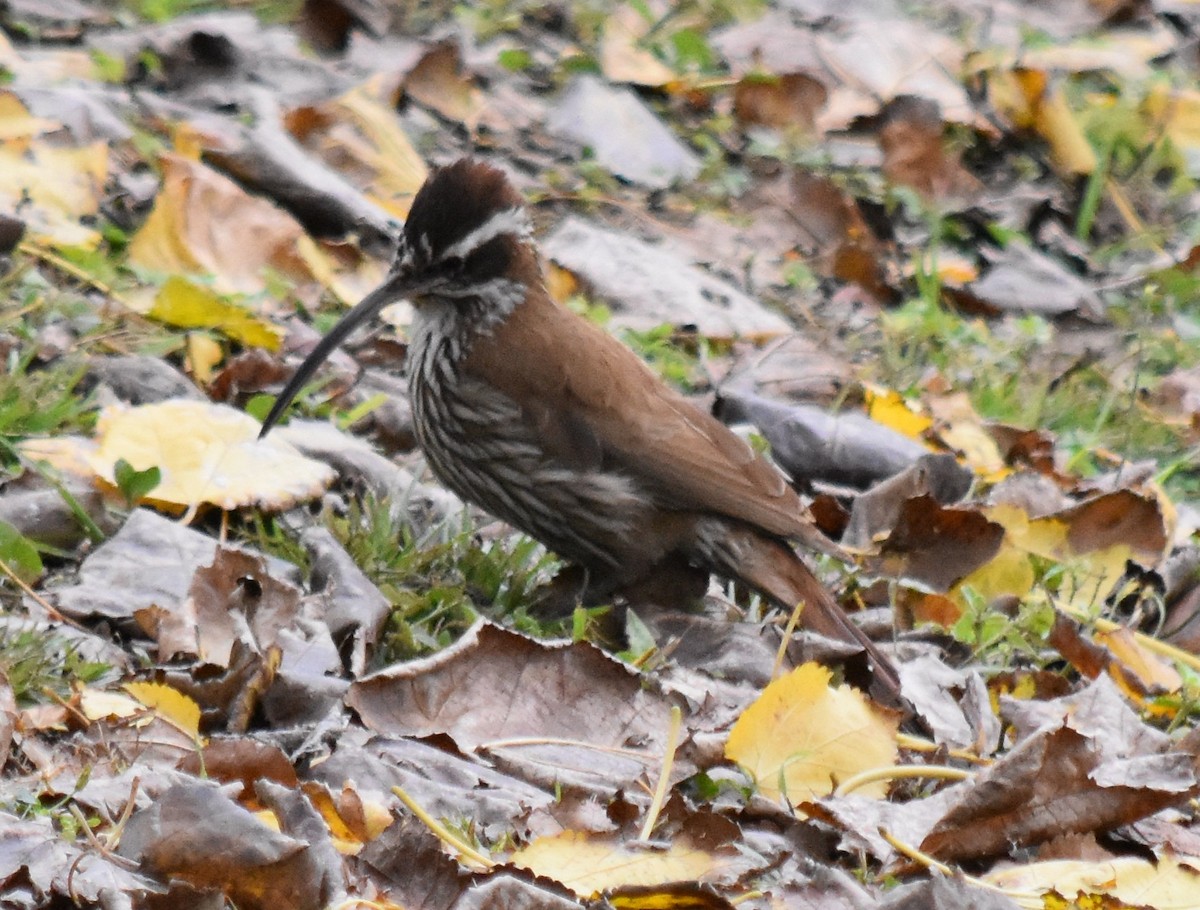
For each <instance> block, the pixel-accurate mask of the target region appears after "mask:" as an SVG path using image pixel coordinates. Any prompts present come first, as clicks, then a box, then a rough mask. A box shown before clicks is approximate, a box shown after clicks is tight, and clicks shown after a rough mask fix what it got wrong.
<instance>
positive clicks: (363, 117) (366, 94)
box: [321, 86, 429, 218]
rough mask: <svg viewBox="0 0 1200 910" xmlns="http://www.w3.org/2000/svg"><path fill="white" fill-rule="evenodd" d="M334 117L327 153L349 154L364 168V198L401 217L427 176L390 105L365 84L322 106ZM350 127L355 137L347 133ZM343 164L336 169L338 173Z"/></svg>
mask: <svg viewBox="0 0 1200 910" xmlns="http://www.w3.org/2000/svg"><path fill="white" fill-rule="evenodd" d="M321 109H322V110H323V111H324V112H325V113H326V114H327V115H328V116H329V117H330V118H331V119H332V120H333V121H334V123H333V126H332V127H331V128H330V129H329V131H328V135H327V137H326V140H325V145H326V149H327V151H326V154H327V155H329V154H331V153H336V157H340V158H342V159H343V160H344V159H345V158H346V157H350V159H351V160H352V161H355V162H356V163H360V164H361V165H363V166H365V167H366V168H367V169H368V173H370V174H371V175H372V176H371V179H370V181H369V183H368V184H367V185H366V186H365V187H363V189H364V190H365V192H366V194H367V197H368V198H369V199H371V200H372V201H373V202H377V203H378V204H379V205H380V206H382V207H383V208H385V209H387V210H388V211H389V212H390V213H391V214H393V215H396V216H397V217H400V218H403V217H404V216H405V215H407V214H408V207H409V206H410V205H411V204H412V199H413V196H415V195H416V194H417V190H419V189H420V188H421V184H423V183H424V182H425V178H426V177H428V176H429V169H428V168H427V167H426V166H425V162H424V160H423V159H422V158H421V155H420V153H419V152H417V150H416V148H415V147H414V146H413V144H412V142H411V141H410V140H409V138H408V135H407V134H406V133H405V132H404V130H402V129H401V128H400V121H399V120H397V119H396V113H395V109H394V108H393V107H391V106H390V105H386V104H384V103H382V102H381V101H380V99H379V98H378V97H376V96H375V95H373V94H372V93H371V92H370V91H369V89H368V87H366V86H360V87H358V88H355V89H352V90H351V91H349V92H347V93H346V94H344V95H342V96H341V97H340V98H337V99H336V100H335V101H333V102H330V103H329V104H326V105H323V106H322V108H321ZM346 127H350V128H351V129H353V130H354V131H355V132H357V134H358V135H357V136H354V135H353V134H350V133H349V130H347V129H346ZM340 170H342V168H339V171H340Z"/></svg>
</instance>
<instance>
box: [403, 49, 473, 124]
mask: <svg viewBox="0 0 1200 910" xmlns="http://www.w3.org/2000/svg"><path fill="white" fill-rule="evenodd" d="M404 93H405V94H406V95H408V96H409V97H410V98H412V99H413V100H414V101H416V102H417V103H418V104H420V105H422V106H424V107H427V108H429V109H430V110H432V111H436V112H437V113H439V114H441V115H442V116H443V117H445V118H446V119H447V120H454V121H456V122H458V123H461V124H462V125H463V126H465V127H466V128H467V129H468V130H471V131H474V129H475V127H476V126H477V125H478V123H479V117H480V114H482V113H483V106H484V103H485V102H484V96H483V93H482V92H480V91H479V89H478V88H477V87H476V86H475V80H474V79H473V78H472V77H471V76H470V75H468V74H467V73H466V71H465V69H464V67H463V59H462V52H461V51H459V49H458V44H457V43H455V42H454V41H442V42H440V43H439V44H435V45H434V46H433V47H431V48H430V49H429V50H428V51H426V52H425V55H424V56H423V57H421V59H420V60H419V61H417V65H416V66H414V67H413V68H412V69H411V70H409V72H408V75H407V76H405V77H404Z"/></svg>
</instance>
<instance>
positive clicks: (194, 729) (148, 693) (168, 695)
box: [121, 682, 200, 739]
mask: <svg viewBox="0 0 1200 910" xmlns="http://www.w3.org/2000/svg"><path fill="white" fill-rule="evenodd" d="M121 688H122V689H124V690H125V691H126V692H128V693H129V694H130V695H132V696H133V697H134V698H136V699H137V700H138V701H139V702H141V703H142V704H143V705H145V706H146V707H147V708H149V709H150V710H151V711H153V712H154V713H155V714H157V715H158V716H159V717H161V718H162V719H163V720H165V721H166V722H167V723H169V724H170V725H171V726H173V727H175V728H176V729H178V730H182V731H183V732H184V733H186V734H187V735H188V736H190V737H192V738H193V739H197V738H199V736H200V706H199V705H198V704H196V702H195V700H194V699H192V698H190V697H189V696H187V695H184V694H183V693H182V692H180V691H179V690H178V689H173V688H171V687H170V686H165V685H163V684H162V683H153V682H130V683H125V685H123V686H122V687H121Z"/></svg>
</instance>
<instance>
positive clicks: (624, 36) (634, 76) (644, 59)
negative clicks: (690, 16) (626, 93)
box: [600, 3, 675, 88]
mask: <svg viewBox="0 0 1200 910" xmlns="http://www.w3.org/2000/svg"><path fill="white" fill-rule="evenodd" d="M651 25H653V23H652V22H650V21H648V20H647V19H646V18H645V17H644V16H643V15H642V14H641V13H640V12H639V11H638V9H637V8H636V7H635V6H634V5H633V4H632V3H623V4H621V5H620V6H619V7H617V8H616V9H615V10H614V11H612V12H611V13H609V14H608V16H606V17H605V19H604V34H603V36H602V37H601V39H600V71H601V72H602V73H604V76H605V78H607V79H608V81H609V82H628V83H632V84H633V85H646V86H650V87H653V88H660V87H662V86H664V85H667V84H668V83H670V82H673V81H674V80H675V73H674V72H673V71H672V70H671V68H670V67H669V66H667V65H666V64H665V63H663V62H662V61H661V60H659V59H658V58H657V57H655V56H654V54H652V53H651V52H650V51H648V50H647V49H646V48H644V47H642V46H640V45H639V43H638V42H639V41H641V40H642V39H643V38H644V37H646V34H647V33H648V32H649V31H650V27H651Z"/></svg>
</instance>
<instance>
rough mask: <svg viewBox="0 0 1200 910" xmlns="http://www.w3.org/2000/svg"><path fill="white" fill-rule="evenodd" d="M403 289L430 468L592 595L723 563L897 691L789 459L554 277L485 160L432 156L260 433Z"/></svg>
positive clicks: (662, 593) (642, 591)
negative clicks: (551, 556)
mask: <svg viewBox="0 0 1200 910" xmlns="http://www.w3.org/2000/svg"><path fill="white" fill-rule="evenodd" d="M401 299H407V300H408V301H410V302H411V304H412V307H413V321H412V325H411V328H410V330H409V333H408V349H407V354H406V360H405V364H406V371H407V383H408V394H409V397H410V403H411V408H412V416H413V423H414V430H415V435H416V438H417V441H418V443H419V445H420V447H421V449H422V450H423V452H424V455H425V458H426V461H427V463H428V465H429V468H430V469H431V470H432V472H433V474H434V475H435V476H436V477H437V478H438V480H440V481H441V482H442V483H443V484H444V485H445V486H447V487H448V488H449V489H450V490H452V491H453V492H454V493H456V494H457V495H458V496H459V497H460V498H462V499H464V500H466V501H468V502H471V503H474V504H475V505H477V506H479V507H481V508H482V509H484V510H485V511H487V512H489V513H491V514H492V515H493V516H495V517H496V518H499V519H502V520H503V521H505V522H507V523H508V524H510V525H512V526H513V527H515V528H517V529H518V530H520V531H523V532H524V533H526V534H528V535H530V536H531V537H534V538H536V539H537V540H538V541H540V542H541V543H542V544H544V545H545V546H546V547H547V548H548V549H549V550H551V551H553V552H554V553H556V554H557V555H558V556H559V557H561V558H562V559H564V560H566V561H567V562H568V563H569V564H570V565H571V566H573V567H575V570H576V573H577V576H576V577H580V578H582V579H584V580H585V583H584V584H583V591H582V592H581V597H582V599H583V600H584V601H585V602H587V603H591V604H603V603H614V602H623V603H628V604H638V603H642V602H647V603H661V602H662V601H663V600H669V599H671V598H672V597H675V598H678V597H681V596H682V597H691V598H696V599H698V598H699V596H700V595H702V594H703V593H704V591H705V590H707V586H708V582H709V578H710V576H711V575H712V574H715V575H717V576H720V577H722V578H724V579H727V580H734V581H736V582H740V583H742V584H744V585H746V586H748V587H749V588H751V589H753V590H754V591H757V592H758V593H759V594H760V595H762V596H764V597H765V598H767V600H769V601H770V602H772V603H773V604H775V605H777V606H778V607H780V608H782V609H784V610H788V611H790V610H793V609H795V608H796V607H797V606H798V605H801V604H802V605H803V607H802V612H801V614H800V623H801V625H802V626H804V627H805V628H808V629H810V630H813V631H815V632H818V633H820V634H822V635H825V636H828V637H830V638H834V639H839V640H841V641H843V642H846V643H848V644H851V645H853V646H854V647H855V648H857V649H858V650H860V651H864V652H866V655H867V658H868V659H869V661H870V662H871V664H872V670H873V674H872V680H873V681H872V683H871V688H872V691H873V692H874V691H876V690H878V691H879V692H882V693H883V694H884V695H885V696H887V697H889V699H890V700H893V701H895V700H896V699H898V697H899V696H898V693H899V689H900V686H899V677H898V674H897V670H896V668H895V666H894V664H893V663H892V662H891V661H890V660H889V659H888V657H887V656H886V655H884V654H883V653H882V652H881V651H880V649H879V648H878V647H877V646H876V644H875V643H874V642H873V641H871V639H870V638H868V637H867V636H866V634H865V633H864V632H863V631H862V630H861V629H860V628H859V627H858V626H857V625H856V624H855V623H853V622H852V621H851V620H850V619H849V617H848V616H847V615H846V613H845V612H844V611H843V610H842V608H841V607H840V606H839V605H838V603H837V601H836V600H835V599H834V597H833V596H832V594H831V593H830V592H829V590H828V589H827V588H826V587H825V586H824V585H823V584H822V583H821V582H820V581H819V580H818V579H817V577H816V576H815V575H814V574H813V571H812V570H811V569H810V568H809V566H808V565H807V564H806V562H805V561H804V559H803V558H802V557H801V556H800V555H799V554H798V553H797V552H796V550H795V549H794V544H797V543H798V544H800V545H802V546H804V547H806V548H808V549H811V550H817V551H819V552H824V553H833V554H839V555H842V556H843V558H844V554H842V553H841V551H840V548H838V547H837V545H836V544H834V543H833V542H832V541H831V540H829V539H828V538H826V537H825V536H824V535H823V534H821V532H820V531H819V530H818V529H817V528H816V526H815V524H814V523H813V521H812V519H811V517H810V516H809V513H808V511H807V508H806V507H805V505H804V502H803V500H802V499H801V498H800V496H799V495H798V494H797V493H796V491H795V490H794V489H793V488H792V487H791V485H790V484H789V483H788V481H787V478H786V477H785V476H784V475H783V474H782V473H781V472H780V471H779V470H778V469H777V468H776V467H775V466H774V465H773V464H772V463H771V462H770V461H769V460H768V459H767V458H765V457H764V456H763V455H762V454H760V453H758V452H756V451H755V450H754V449H753V448H752V447H751V446H750V445H749V444H748V443H746V442H745V441H744V440H743V439H742V438H741V437H739V436H738V435H737V434H736V433H734V432H733V431H732V430H730V429H729V428H728V427H727V426H725V425H724V424H723V423H721V422H720V421H719V420H717V419H716V418H715V417H713V416H712V415H711V414H709V413H707V412H706V411H704V410H702V409H701V408H699V407H698V406H696V405H695V404H693V403H692V402H690V401H688V400H687V399H686V398H685V397H684V396H683V395H682V394H681V393H680V392H678V391H676V390H674V389H673V388H671V387H670V386H668V385H667V384H666V383H665V382H664V381H663V380H662V379H661V378H660V377H659V376H658V375H657V374H655V373H654V372H653V371H652V370H651V369H650V367H649V366H647V364H646V363H645V362H644V361H643V360H642V359H641V358H640V357H638V355H637V354H635V353H634V352H633V351H632V350H631V349H630V348H628V347H626V346H625V345H624V344H622V343H621V342H620V341H619V340H617V339H616V338H615V337H614V336H613V335H611V334H610V333H608V332H607V331H605V330H604V329H603V328H601V327H599V326H597V325H596V324H594V323H593V322H591V321H589V320H587V319H585V318H584V317H582V316H580V315H578V314H576V313H574V312H573V311H571V310H570V309H568V308H567V307H564V306H562V305H561V304H559V303H558V302H556V301H555V300H554V299H553V298H552V297H551V296H550V294H549V293H548V292H547V290H546V286H545V282H544V273H543V269H542V265H541V259H540V257H539V254H538V250H537V246H536V242H535V239H534V236H533V230H532V223H531V220H530V217H529V214H528V211H527V208H526V205H525V200H524V198H523V197H522V195H521V194H520V192H518V190H517V189H516V188H515V187H514V185H513V183H512V182H511V181H510V180H509V178H508V176H507V175H506V174H505V173H504V172H503V171H502V170H500V169H499V168H497V167H494V166H493V165H491V164H489V163H486V162H484V161H481V160H479V159H476V158H473V157H464V158H460V159H458V160H457V161H455V162H453V163H451V164H448V165H444V166H442V167H439V168H435V169H433V170H432V171H431V173H430V175H429V177H428V178H427V179H426V181H425V183H424V184H423V185H422V186H421V188H420V189H419V190H418V192H417V194H416V195H415V197H414V198H413V201H412V205H411V207H410V210H409V213H408V216H407V219H406V221H405V223H404V227H403V231H402V232H401V233H400V234H399V237H398V241H397V250H396V254H395V258H394V260H393V262H392V265H391V267H390V269H389V271H388V274H387V276H386V278H385V279H384V280H383V282H382V284H381V285H380V286H379V287H378V288H376V289H375V290H374V291H372V292H370V293H369V294H368V295H367V296H366V297H364V298H363V299H362V301H361V302H359V303H358V304H357V305H356V306H354V307H353V308H352V309H351V310H350V311H349V312H348V313H347V314H346V315H345V316H344V317H343V318H342V319H341V321H340V322H339V323H337V325H335V326H334V328H333V329H332V330H330V332H329V333H328V334H327V335H325V337H324V338H323V339H322V340H321V341H320V342H319V343H318V344H317V345H316V347H315V348H314V349H313V350H312V352H311V353H310V354H309V355H308V357H307V358H306V359H305V360H304V362H303V363H302V364H301V365H300V367H299V368H298V369H297V371H296V373H295V374H294V375H293V377H292V378H291V380H290V381H289V382H288V383H287V385H286V386H285V388H284V389H283V390H282V392H281V393H280V395H279V396H278V398H277V399H276V401H275V403H274V406H273V407H272V409H271V411H270V413H269V415H268V416H267V418H266V420H265V421H264V424H263V430H262V433H263V434H266V433H267V432H268V431H269V430H270V429H271V427H272V426H273V425H274V424H275V423H276V422H277V421H278V420H279V419H280V417H281V416H282V415H283V413H284V412H285V410H286V409H287V407H288V406H289V404H290V403H291V401H292V400H293V399H294V397H295V395H296V394H297V392H298V391H299V390H300V389H301V388H302V387H303V386H304V384H305V383H306V382H307V381H308V380H309V379H310V378H311V376H312V375H313V373H314V372H315V371H316V369H317V368H318V366H319V365H320V364H321V363H322V362H323V361H324V360H325V359H326V358H327V357H328V356H329V355H330V354H331V353H332V352H333V350H334V349H335V348H336V347H338V346H339V345H340V344H341V343H342V342H343V341H344V340H345V339H346V337H347V336H348V335H349V334H350V333H351V332H352V331H353V330H354V329H355V328H357V327H358V326H360V325H362V324H363V323H364V322H366V321H368V320H369V319H371V318H372V317H373V316H375V315H376V314H377V313H378V312H379V311H380V310H381V309H383V307H385V306H386V305H388V304H390V303H394V302H397V301H399V300H401Z"/></svg>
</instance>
